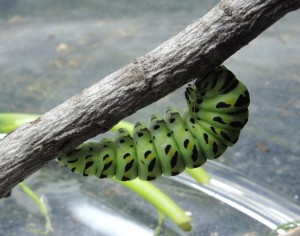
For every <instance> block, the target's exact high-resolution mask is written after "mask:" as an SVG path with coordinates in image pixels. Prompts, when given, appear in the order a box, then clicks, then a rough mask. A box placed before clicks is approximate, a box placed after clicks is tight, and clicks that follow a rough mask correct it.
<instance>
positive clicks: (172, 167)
mask: <svg viewBox="0 0 300 236" xmlns="http://www.w3.org/2000/svg"><path fill="white" fill-rule="evenodd" d="M185 98H186V102H187V105H188V106H187V111H186V112H184V114H183V115H182V116H181V115H180V114H179V112H178V111H177V110H176V109H175V108H168V109H167V111H166V115H165V117H164V118H163V117H162V116H160V115H153V116H152V117H151V121H150V125H149V127H146V126H145V125H143V124H141V123H140V122H138V123H136V124H135V126H134V129H133V134H132V135H130V134H129V132H128V131H127V130H126V129H119V130H118V132H117V133H116V136H115V138H114V139H107V138H106V139H102V140H101V141H100V142H86V143H83V144H81V145H80V146H79V147H77V148H76V149H75V150H74V151H72V152H70V153H67V154H65V155H64V156H61V157H60V158H58V160H59V161H60V162H61V163H62V164H63V165H65V166H66V167H68V168H69V169H71V171H73V172H75V173H80V174H82V175H83V176H92V175H95V176H97V177H98V178H107V177H108V178H109V177H116V179H118V180H121V181H127V180H132V179H135V178H137V177H138V178H140V179H141V180H146V181H150V180H154V179H156V178H158V177H159V176H161V175H162V174H163V175H166V176H173V175H178V174H180V173H181V172H182V171H184V169H185V168H196V167H199V166H201V165H203V164H204V163H205V162H206V160H207V159H215V158H217V157H219V156H220V155H222V154H223V153H224V152H225V151H226V149H227V147H230V146H233V145H234V144H235V143H236V142H237V141H238V138H239V135H240V131H241V129H242V128H243V127H244V126H245V124H246V123H247V121H248V106H249V103H250V98H249V92H248V90H247V88H246V87H245V85H244V84H243V83H242V82H240V81H239V80H237V79H236V77H235V76H234V74H233V73H232V72H231V71H229V70H227V69H226V68H225V67H224V66H220V67H218V68H216V69H215V70H213V71H212V72H210V73H209V74H207V75H206V76H204V77H202V78H199V79H197V80H196V82H195V84H193V85H189V86H188V87H187V89H186V91H185Z"/></svg>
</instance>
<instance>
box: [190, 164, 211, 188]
mask: <svg viewBox="0 0 300 236" xmlns="http://www.w3.org/2000/svg"><path fill="white" fill-rule="evenodd" d="M185 171H186V172H188V174H189V175H190V176H192V177H193V179H195V180H196V181H197V182H198V183H200V184H207V183H208V182H209V181H210V176H209V174H208V173H207V172H206V171H205V170H203V168H201V167H198V168H195V169H188V168H186V169H185Z"/></svg>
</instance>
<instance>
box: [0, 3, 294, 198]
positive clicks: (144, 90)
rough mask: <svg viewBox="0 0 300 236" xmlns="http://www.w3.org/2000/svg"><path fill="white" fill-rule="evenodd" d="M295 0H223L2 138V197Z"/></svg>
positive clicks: (249, 36) (207, 65) (233, 47)
mask: <svg viewBox="0 0 300 236" xmlns="http://www.w3.org/2000/svg"><path fill="white" fill-rule="evenodd" d="M298 8H300V0H288V1H283V0H252V1H243V0H223V1H221V2H220V3H219V4H218V5H217V6H216V7H215V8H213V9H212V10H211V11H210V12H209V13H207V14H206V15H205V16H204V17H202V18H201V19H200V20H198V21H197V22H195V23H193V24H192V25H190V26H188V27H187V28H186V29H184V30H183V31H181V32H180V33H179V34H178V35H176V36H175V37H173V38H171V39H169V40H168V41H166V42H164V43H163V44H161V45H160V46H159V47H157V48H156V49H154V50H153V51H151V52H149V53H147V54H146V55H144V56H142V57H139V58H136V59H134V61H133V62H132V63H130V64H128V65H127V66H125V67H123V68H121V69H120V70H118V71H116V72H114V73H113V74H111V75H109V76H107V77H106V78H104V79H103V80H101V81H99V82H98V83H96V84H95V85H93V86H91V87H90V88H87V89H85V90H83V91H82V92H80V93H79V94H77V95H75V96H74V97H72V98H70V99H69V100H67V101H65V102H64V103H63V104H61V105H59V106H57V107H56V108H54V109H52V110H51V111H49V112H47V113H45V114H43V115H42V116H41V117H40V118H39V119H37V120H35V121H33V122H31V123H30V124H26V125H23V126H21V127H20V128H18V129H16V130H15V131H13V132H11V133H10V134H9V135H7V136H6V137H5V138H4V140H2V141H1V142H0V198H1V197H3V196H5V195H6V193H7V192H9V191H10V190H11V189H12V188H13V187H14V186H15V185H16V184H18V183H19V182H20V181H21V180H22V179H24V178H26V177H27V176H28V175H30V174H31V173H33V172H35V171H37V170H38V169H39V168H41V167H42V166H43V165H44V164H46V163H47V162H49V161H50V160H52V159H54V158H56V157H57V156H58V155H60V154H61V153H63V152H65V151H67V150H68V149H70V148H74V147H75V146H77V145H79V144H80V143H82V142H84V141H85V140H87V139H89V138H91V137H93V136H95V135H97V134H98V133H102V132H106V131H107V130H109V129H110V128H111V127H112V126H113V125H114V124H116V123H117V122H118V121H119V120H121V119H123V118H124V117H126V116H129V115H131V114H132V113H134V112H135V111H137V110H138V109H140V108H142V107H144V106H146V105H148V104H150V103H152V102H154V101H156V100H158V99H159V98H161V97H163V96H165V95H166V94H168V93H170V92H172V91H174V90H175V89H177V88H179V87H180V86H182V85H184V84H185V83H187V82H189V81H190V80H192V79H194V78H195V77H197V76H199V75H201V74H205V73H207V72H208V71H210V70H211V69H213V68H214V67H216V66H218V65H219V64H221V63H222V62H223V61H224V60H226V59H227V58H228V57H229V56H231V55H232V54H234V53H235V52H236V51H237V50H239V49H240V48H241V47H243V46H244V45H246V44H248V43H249V42H250V41H251V40H253V39H254V38H255V37H256V36H257V35H259V34H260V33H261V32H263V31H264V30H265V29H267V28H268V27H269V26H270V25H272V24H273V23H275V22H276V21H277V20H278V19H280V18H281V17H283V16H284V15H285V14H287V13H288V12H291V11H294V10H296V9H298Z"/></svg>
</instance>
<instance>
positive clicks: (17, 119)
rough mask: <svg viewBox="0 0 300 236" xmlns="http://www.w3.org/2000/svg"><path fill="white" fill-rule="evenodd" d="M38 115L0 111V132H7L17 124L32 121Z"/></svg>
mask: <svg viewBox="0 0 300 236" xmlns="http://www.w3.org/2000/svg"><path fill="white" fill-rule="evenodd" d="M38 117H39V116H38V115H35V114H23V113H0V133H9V132H11V131H13V130H14V129H16V128H17V127H18V126H19V125H22V124H25V123H28V122H30V121H33V120H35V119H37V118H38Z"/></svg>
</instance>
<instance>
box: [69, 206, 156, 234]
mask: <svg viewBox="0 0 300 236" xmlns="http://www.w3.org/2000/svg"><path fill="white" fill-rule="evenodd" d="M69 210H70V211H71V212H72V215H74V216H75V217H76V218H77V220H79V221H80V222H82V223H83V224H85V225H87V226H89V227H90V228H92V229H93V230H95V231H97V233H101V235H102V234H103V235H112V236H118V235H120V236H122V235H124V234H127V233H130V235H145V236H147V235H149V236H153V234H154V231H153V230H152V229H150V228H148V227H146V226H143V225H141V224H139V223H137V222H136V223H135V222H134V220H133V219H130V218H129V219H125V218H124V216H122V215H120V214H118V213H114V212H111V211H105V210H104V209H100V208H97V207H95V206H92V205H89V204H88V203H85V202H82V203H76V205H74V206H71V207H70V209H69ZM127 217H128V216H127Z"/></svg>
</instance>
